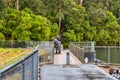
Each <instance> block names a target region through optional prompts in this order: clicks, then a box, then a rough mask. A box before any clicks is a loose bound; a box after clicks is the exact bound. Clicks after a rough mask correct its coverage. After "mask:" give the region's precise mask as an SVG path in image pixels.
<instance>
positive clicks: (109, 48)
mask: <svg viewBox="0 0 120 80" xmlns="http://www.w3.org/2000/svg"><path fill="white" fill-rule="evenodd" d="M108 63H110V47H109V46H108Z"/></svg>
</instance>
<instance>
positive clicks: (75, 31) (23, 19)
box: [0, 0, 120, 47]
mask: <svg viewBox="0 0 120 80" xmlns="http://www.w3.org/2000/svg"><path fill="white" fill-rule="evenodd" d="M119 5H120V0H0V40H25V41H30V40H33V41H51V38H52V37H56V36H57V35H58V34H59V35H60V36H61V37H62V43H63V44H64V46H65V47H68V46H69V42H81V41H82V42H83V41H94V42H95V45H99V46H108V45H110V46H119V45H120V6H119Z"/></svg>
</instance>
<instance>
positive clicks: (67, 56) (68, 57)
mask: <svg viewBox="0 0 120 80" xmlns="http://www.w3.org/2000/svg"><path fill="white" fill-rule="evenodd" d="M66 64H67V65H69V64H70V53H69V52H67V54H66Z"/></svg>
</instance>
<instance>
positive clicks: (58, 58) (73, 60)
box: [54, 50, 82, 65]
mask: <svg viewBox="0 0 120 80" xmlns="http://www.w3.org/2000/svg"><path fill="white" fill-rule="evenodd" d="M67 52H69V53H70V64H75V65H78V64H82V63H81V62H80V61H79V60H78V59H77V57H76V56H74V55H73V54H72V53H71V52H70V51H69V50H63V51H62V52H61V54H55V55H54V64H66V53H67Z"/></svg>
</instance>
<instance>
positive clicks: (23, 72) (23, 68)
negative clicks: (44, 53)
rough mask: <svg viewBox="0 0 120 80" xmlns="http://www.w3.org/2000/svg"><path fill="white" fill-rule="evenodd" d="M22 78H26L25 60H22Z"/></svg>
mask: <svg viewBox="0 0 120 80" xmlns="http://www.w3.org/2000/svg"><path fill="white" fill-rule="evenodd" d="M22 80H25V65H24V62H22Z"/></svg>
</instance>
